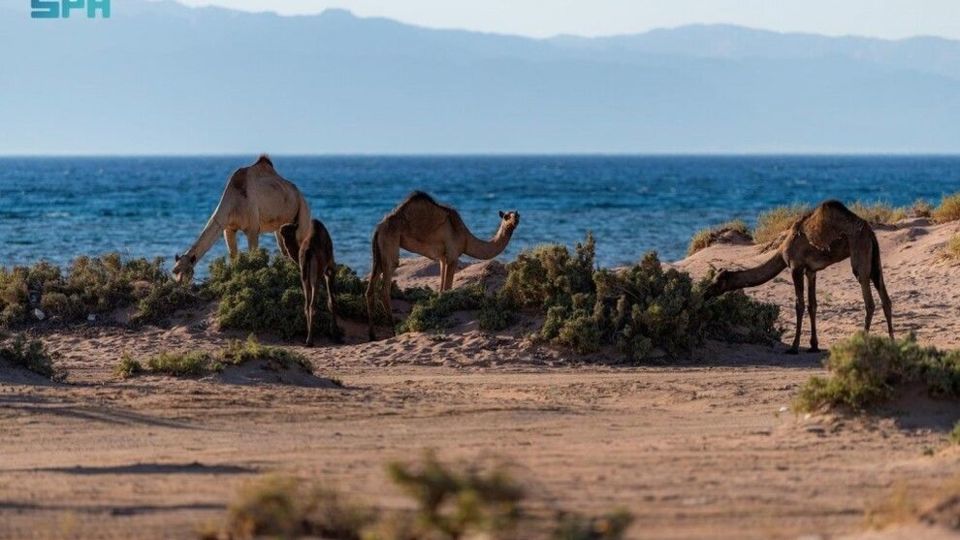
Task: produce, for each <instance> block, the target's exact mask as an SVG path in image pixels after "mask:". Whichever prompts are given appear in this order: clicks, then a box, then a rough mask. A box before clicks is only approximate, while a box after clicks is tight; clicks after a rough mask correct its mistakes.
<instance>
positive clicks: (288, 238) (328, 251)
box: [280, 219, 343, 347]
mask: <svg viewBox="0 0 960 540" xmlns="http://www.w3.org/2000/svg"><path fill="white" fill-rule="evenodd" d="M297 236H298V235H297V224H296V223H289V224H287V225H284V226H283V227H280V238H281V240H282V242H281V244H280V245H281V247H282V249H283V254H284V255H286V256H287V257H290V258H291V259H293V260H294V261H296V262H297V264H298V265H299V266H300V284H301V285H302V286H303V314H304V315H305V316H306V318H307V347H312V346H313V318H314V316H315V315H316V304H317V289H318V288H319V287H320V276H321V275H322V276H323V280H324V283H325V285H326V289H327V309H328V310H330V337H331V338H332V339H333V340H334V341H335V342H338V343H339V342H342V341H343V330H342V329H341V328H340V326H339V325H338V324H337V307H336V298H335V295H336V293H335V284H336V283H335V282H336V277H337V264H336V262H335V261H334V259H333V240H331V239H330V233H329V232H327V228H326V227H324V226H323V223H320V221H319V220H316V219H314V220H312V222H311V232H310V235H309V236H307V237H306V238H304V239H303V240H302V241H301V242H299V243H298V242H297Z"/></svg>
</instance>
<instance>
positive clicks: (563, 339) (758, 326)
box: [498, 237, 780, 361]
mask: <svg viewBox="0 0 960 540" xmlns="http://www.w3.org/2000/svg"><path fill="white" fill-rule="evenodd" d="M593 260H594V244H593V239H592V238H590V237H588V238H587V241H586V242H585V243H583V244H579V245H578V246H577V252H576V255H575V256H570V254H569V252H568V251H567V249H566V248H565V247H563V246H541V247H539V248H536V249H535V250H532V251H529V252H523V253H521V254H520V256H519V257H518V258H517V261H516V262H514V263H511V264H510V265H508V272H509V273H508V275H507V281H506V285H505V286H504V289H503V290H502V291H501V292H500V293H499V295H498V298H501V299H503V300H504V301H509V302H512V303H515V304H519V305H524V306H527V307H528V308H532V307H536V308H539V309H540V310H541V312H542V313H543V314H544V315H545V319H544V323H543V326H542V327H541V329H540V331H539V333H538V334H537V335H536V337H537V338H539V339H543V340H545V341H547V342H550V343H554V344H557V345H561V346H565V347H569V348H571V349H573V350H574V351H576V352H578V353H580V354H588V353H593V352H597V351H599V350H602V348H603V347H605V346H615V347H616V348H617V349H618V350H619V351H620V352H621V353H623V354H624V355H626V356H627V357H629V358H630V359H632V360H634V361H641V360H643V359H645V358H647V357H648V355H650V353H652V352H653V351H654V350H655V349H660V350H662V351H664V352H665V353H666V354H668V355H671V356H677V355H680V354H682V353H684V352H687V351H689V350H690V349H691V348H692V347H693V346H695V345H697V344H699V343H700V342H701V341H702V340H703V338H704V337H711V338H715V339H723V340H727V341H735V342H748V343H760V342H762V343H766V342H769V341H770V340H773V339H778V338H779V336H780V330H779V329H778V328H777V327H776V326H775V325H776V320H777V316H778V314H779V308H778V307H777V306H774V305H770V304H762V303H759V302H756V301H754V300H751V299H750V298H749V297H747V296H746V295H743V294H742V293H738V294H733V295H727V296H723V297H720V298H717V299H713V300H711V301H709V302H704V301H703V298H702V294H701V290H702V288H703V287H704V286H705V284H706V281H704V282H703V283H701V284H694V283H693V280H692V279H691V277H690V276H689V274H686V273H683V272H680V271H678V270H676V269H673V268H668V269H664V268H663V265H661V263H660V260H659V259H658V258H657V255H656V254H655V253H648V254H647V255H646V256H644V258H643V260H642V261H641V262H640V263H639V264H637V265H634V266H633V267H632V268H629V269H626V270H623V271H619V272H612V271H609V270H598V271H594V270H593ZM544 276H547V277H546V278H544Z"/></svg>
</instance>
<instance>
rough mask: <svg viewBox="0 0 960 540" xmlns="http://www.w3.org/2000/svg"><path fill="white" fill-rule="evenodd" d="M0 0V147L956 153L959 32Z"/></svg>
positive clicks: (143, 0) (43, 150)
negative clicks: (470, 27) (648, 25)
mask: <svg viewBox="0 0 960 540" xmlns="http://www.w3.org/2000/svg"><path fill="white" fill-rule="evenodd" d="M113 3H114V5H113V15H112V17H111V18H110V19H95V20H87V19H86V18H81V17H77V16H76V15H75V16H74V17H72V18H70V19H61V20H34V19H31V18H30V17H29V13H28V7H29V6H28V4H29V3H28V2H27V1H26V0H23V4H24V6H13V5H11V3H9V2H5V3H4V4H3V5H2V6H0V66H2V68H3V69H0V154H8V155H9V154H212V153H231V154H232V153H254V152H261V151H266V152H272V153H280V154H282V153H288V154H328V153H418V154H423V153H781V152H782V153H859V152H864V153H954V152H957V151H960V123H958V121H957V120H958V118H960V42H958V41H951V40H947V39H941V38H935V37H917V38H911V39H904V40H896V41H891V40H881V39H873V38H863V37H826V36H819V35H812V34H783V33H776V32H769V31H763V30H754V29H749V28H743V27H737V26H726V25H693V26H684V27H679V28H673V29H659V30H653V31H650V32H645V33H642V34H635V35H623V36H612V37H599V38H585V37H576V36H557V37H554V38H549V39H533V38H525V37H518V36H508V35H499V34H488V33H477V32H469V31H461V30H436V29H427V28H421V27H417V26H412V25H408V24H403V23H399V22H396V21H391V20H388V19H382V18H361V17H357V16H354V15H352V14H351V13H349V12H347V11H343V10H327V11H325V12H323V13H322V14H319V15H311V16H289V17H288V16H278V15H276V14H271V13H246V12H240V11H233V10H228V9H223V8H213V7H205V8H192V7H186V6H183V5H181V4H178V3H175V2H173V1H170V0H164V1H156V2H154V1H148V0H123V1H122V2H121V1H119V0H114V2H113Z"/></svg>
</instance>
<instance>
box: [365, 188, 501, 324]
mask: <svg viewBox="0 0 960 540" xmlns="http://www.w3.org/2000/svg"><path fill="white" fill-rule="evenodd" d="M519 224H520V214H519V213H518V212H515V211H511V212H500V228H499V229H497V233H496V234H495V235H494V236H493V238H492V239H490V240H489V241H484V240H480V239H479V238H477V237H476V236H474V235H473V233H471V232H470V229H468V228H467V226H466V224H465V223H464V222H463V219H462V218H461V217H460V214H459V213H458V212H457V211H456V210H454V209H453V208H450V207H449V206H444V205H442V204H439V203H437V202H436V201H435V200H433V198H432V197H431V196H430V195H427V194H426V193H423V192H421V191H415V192H413V193H411V194H410V196H409V197H407V199H406V200H404V201H403V202H402V203H400V206H398V207H396V208H395V209H394V210H393V211H392V212H390V213H389V214H387V215H386V216H385V217H384V218H383V220H382V221H380V223H379V224H378V225H377V228H376V230H375V231H374V233H373V242H372V243H373V265H372V268H373V269H372V271H371V273H370V283H369V285H368V286H367V292H366V299H367V314H368V317H369V319H370V339H371V340H373V339H375V336H374V332H373V321H374V318H375V309H376V307H375V303H376V294H377V285H378V279H379V283H380V289H381V291H380V293H381V301H382V305H383V308H384V309H385V310H386V312H387V314H388V315H390V319H391V321H392V320H393V312H392V311H391V309H390V284H391V282H392V280H393V272H394V271H395V270H396V269H397V266H398V265H399V264H400V248H403V249H405V250H407V251H411V252H413V253H417V254H420V255H423V256H424V257H427V258H428V259H432V260H434V261H438V262H439V263H440V291H446V290H448V289H449V288H450V287H451V286H452V285H453V275H454V273H455V272H456V271H457V263H458V260H459V259H460V255H462V254H466V255H468V256H470V257H473V258H475V259H492V258H494V257H496V256H497V255H499V254H500V253H502V252H503V250H504V249H506V247H507V244H508V243H509V242H510V237H511V236H513V231H514V230H516V228H517V225H519ZM391 328H393V324H392V323H391Z"/></svg>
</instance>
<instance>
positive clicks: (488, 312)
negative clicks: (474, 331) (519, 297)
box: [477, 294, 517, 332]
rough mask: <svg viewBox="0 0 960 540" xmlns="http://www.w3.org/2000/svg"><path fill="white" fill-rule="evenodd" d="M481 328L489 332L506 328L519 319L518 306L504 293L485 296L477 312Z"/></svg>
mask: <svg viewBox="0 0 960 540" xmlns="http://www.w3.org/2000/svg"><path fill="white" fill-rule="evenodd" d="M477 318H478V322H479V323H480V329H481V330H485V331H487V332H497V331H500V330H504V329H506V328H508V327H509V326H510V325H512V324H513V323H514V322H516V320H517V306H516V305H515V304H514V303H513V301H512V300H510V299H509V298H507V297H506V296H504V295H500V294H496V295H487V296H484V298H483V301H482V302H481V303H480V313H478V314H477Z"/></svg>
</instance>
